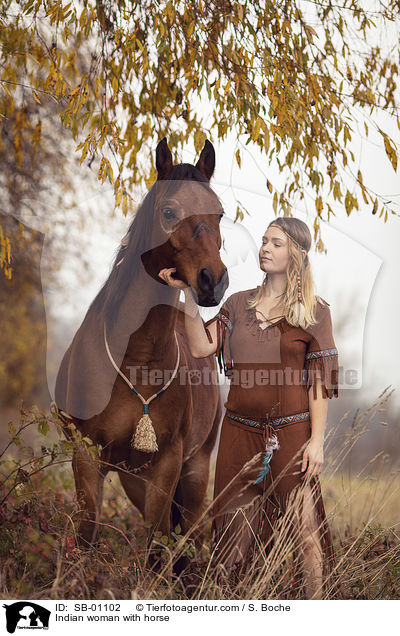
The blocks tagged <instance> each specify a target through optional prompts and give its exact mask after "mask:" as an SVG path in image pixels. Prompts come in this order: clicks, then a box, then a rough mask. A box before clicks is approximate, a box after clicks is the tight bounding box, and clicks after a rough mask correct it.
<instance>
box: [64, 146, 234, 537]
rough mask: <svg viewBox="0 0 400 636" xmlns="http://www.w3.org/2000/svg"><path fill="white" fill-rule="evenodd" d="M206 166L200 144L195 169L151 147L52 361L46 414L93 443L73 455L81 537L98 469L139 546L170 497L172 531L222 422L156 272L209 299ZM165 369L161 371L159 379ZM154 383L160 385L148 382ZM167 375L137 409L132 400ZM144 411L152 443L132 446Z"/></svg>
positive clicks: (213, 271) (98, 485)
mask: <svg viewBox="0 0 400 636" xmlns="http://www.w3.org/2000/svg"><path fill="white" fill-rule="evenodd" d="M214 167H215V153H214V148H213V146H212V144H211V143H210V142H209V141H208V140H207V141H206V142H205V144H204V148H203V150H202V151H201V154H200V157H199V160H198V162H197V164H196V165H195V166H194V165H191V164H186V163H182V164H178V165H173V162H172V154H171V151H170V149H169V147H168V143H167V140H166V139H165V138H164V139H163V140H162V141H160V143H159V144H158V146H157V149H156V168H157V180H156V182H155V183H154V185H153V186H152V187H151V189H150V190H149V191H148V193H147V194H146V196H145V198H144V200H143V202H142V204H141V206H140V207H139V209H138V211H137V213H136V215H135V217H134V219H133V222H132V223H131V225H130V228H129V231H128V233H127V235H126V237H125V239H124V240H123V241H122V243H121V246H120V248H119V251H118V253H117V256H116V258H115V261H114V265H113V267H112V270H111V273H110V275H109V277H108V279H107V281H106V282H105V284H104V285H103V287H102V289H101V290H100V292H99V293H98V295H97V296H96V298H95V299H94V301H93V302H92V304H91V306H90V307H89V309H88V311H87V314H86V316H85V318H84V320H83V322H82V324H81V326H80V328H79V329H78V331H77V333H76V334H75V336H74V338H73V341H72V343H71V345H70V347H69V348H68V350H67V351H66V353H65V355H64V357H63V360H62V362H61V366H60V368H59V371H58V375H57V380H56V387H55V405H56V406H55V408H56V410H57V413H58V414H59V415H60V418H61V419H62V421H63V423H64V425H65V426H64V431H65V434H66V435H67V436H68V435H69V433H68V423H69V422H72V423H73V424H74V425H75V426H76V428H77V429H78V430H79V431H80V432H81V434H82V436H85V437H88V438H90V439H91V440H92V441H93V442H94V443H95V444H100V445H101V447H102V450H101V453H100V455H99V456H98V457H97V458H93V457H92V456H91V455H90V454H89V453H88V452H87V450H86V451H84V450H79V451H78V450H77V451H76V452H75V453H74V455H73V461H72V466H73V473H74V478H75V486H76V492H77V497H78V499H79V501H80V503H81V507H80V512H79V528H78V534H79V536H80V539H81V540H83V541H84V542H85V541H87V542H89V543H91V542H93V541H95V539H96V538H97V533H98V525H97V522H98V521H99V518H100V512H101V505H102V493H103V482H104V477H105V475H106V474H107V473H108V471H109V470H116V471H117V472H118V475H119V479H120V481H121V484H122V486H123V488H124V490H125V492H126V494H127V496H128V497H129V499H130V500H131V501H132V503H133V504H134V505H135V506H136V507H137V508H138V509H139V511H140V512H141V513H142V515H143V517H144V521H145V522H146V525H148V527H149V544H150V543H151V539H152V536H153V534H154V532H155V531H156V530H160V531H161V532H162V533H163V534H166V535H168V534H169V532H170V521H171V503H172V501H173V499H174V496H175V493H176V498H177V501H178V500H179V501H178V503H179V510H180V512H181V519H180V523H181V527H182V530H183V532H186V531H187V530H188V529H189V528H190V527H192V525H193V524H194V523H195V522H196V520H197V519H198V518H199V516H200V515H201V512H202V503H203V499H204V496H205V492H206V488H207V483H208V477H209V460H210V453H211V451H212V449H213V446H214V444H215V440H216V436H217V430H218V425H219V421H220V417H221V405H220V396H219V387H218V385H217V383H216V382H210V381H207V378H210V377H211V375H210V374H212V372H214V374H215V371H216V361H215V358H213V357H212V356H209V357H207V358H200V359H195V358H193V357H192V356H191V354H190V351H189V348H188V345H187V342H186V339H185V330H184V314H183V312H182V309H181V308H180V303H179V293H180V292H179V290H178V289H176V288H173V287H171V286H169V285H167V284H166V283H165V282H164V281H162V280H161V279H160V278H159V277H158V272H159V271H160V270H161V269H162V268H166V267H175V268H176V274H175V276H176V277H177V278H179V279H181V280H183V281H185V282H187V283H188V285H190V287H191V289H192V292H193V294H194V297H195V300H196V302H197V304H198V305H202V306H216V305H218V304H219V303H220V301H221V299H222V297H223V294H224V292H225V290H226V288H227V285H228V275H227V270H226V267H225V265H224V264H223V262H222V261H221V258H220V254H219V250H220V247H221V236H220V231H219V221H220V219H221V216H222V214H223V210H222V208H221V203H220V201H219V199H218V197H217V195H216V194H215V193H214V192H213V191H212V189H211V187H210V185H209V181H210V178H211V176H212V174H213V171H214ZM166 370H168V373H169V375H168V374H167V375H166V374H165V373H164V374H163V372H164V371H166ZM172 370H173V371H174V372H175V375H174V373H173V371H172ZM185 370H186V371H187V370H190V375H189V374H188V373H185ZM182 372H183V373H182ZM157 377H158V378H161V380H160V381H159V382H158V384H157V386H154V383H155V378H157ZM193 377H195V378H196V380H195V381H193V380H192V381H191V380H190V378H193ZM151 378H153V379H152V380H151V381H150V379H151ZM171 378H172V380H171ZM199 378H200V381H199ZM202 378H203V379H205V380H206V381H201V379H202ZM168 380H170V382H169V386H167V388H165V390H164V391H163V392H161V391H159V394H158V395H157V396H156V397H155V398H154V399H152V401H151V403H150V404H149V405H148V406H147V411H146V408H145V407H144V406H143V404H142V401H143V400H147V399H148V398H149V397H150V396H151V395H152V394H153V395H154V393H155V391H156V392H157V390H159V389H161V388H163V386H164V385H165V384H168ZM138 394H139V395H138ZM140 396H141V398H140V399H139V397H140ZM144 408H145V410H144V412H143V409H144ZM146 413H147V415H146ZM150 416H151V422H152V428H153V434H154V439H155V440H156V441H155V447H153V448H152V449H151V450H150V449H149V448H147V449H143V447H142V448H141V449H139V448H140V445H137V444H135V443H133V440H135V435H136V434H138V429H139V425H138V422H139V421H140V420H142V419H143V421H144V420H146V417H147V419H148V418H149V417H150ZM150 428H151V427H150ZM153 441H154V440H153ZM157 448H158V450H157Z"/></svg>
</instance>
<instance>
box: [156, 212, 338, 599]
mask: <svg viewBox="0 0 400 636" xmlns="http://www.w3.org/2000/svg"><path fill="white" fill-rule="evenodd" d="M310 247H311V234H310V231H309V229H308V227H307V225H306V224H305V223H303V222H302V221H301V220H299V219H296V218H288V217H280V218H277V219H275V220H274V221H272V223H270V224H269V226H268V229H267V231H266V232H265V234H264V236H263V238H262V245H261V248H260V252H259V260H260V268H261V269H262V271H263V272H265V277H264V280H263V283H262V285H261V286H259V287H257V288H256V289H250V290H246V291H243V292H238V293H235V294H233V295H232V296H230V297H229V298H228V299H227V300H226V302H225V303H224V305H223V306H222V307H221V309H220V311H219V312H218V314H217V315H216V316H215V317H214V318H213V319H212V320H209V321H208V322H207V323H205V324H204V323H203V321H202V320H201V318H200V315H199V313H198V310H197V306H196V305H195V302H194V299H193V296H192V294H191V292H190V289H189V288H188V287H186V286H185V284H184V283H183V282H182V281H178V280H176V279H174V278H172V276H171V275H172V273H173V272H174V270H173V269H164V270H162V271H161V272H160V273H159V276H160V277H161V278H162V279H163V280H164V281H165V282H167V283H168V284H170V285H173V286H176V287H180V288H182V289H184V292H185V299H186V303H185V305H186V310H185V311H186V313H185V326H186V330H187V336H188V341H189V346H190V349H191V352H192V354H193V356H194V357H202V356H208V355H211V354H213V353H216V354H217V356H218V358H219V361H220V364H222V363H223V364H224V369H225V373H226V374H227V375H228V376H229V377H230V378H231V384H230V390H229V395H228V399H227V402H226V404H225V406H226V414H225V417H224V420H223V423H222V429H221V437H220V443H219V450H218V457H217V465H216V474H215V490H214V499H215V501H214V511H213V512H214V522H213V528H214V538H215V552H216V554H217V555H218V559H219V560H220V562H222V563H223V564H224V566H225V567H226V568H227V569H231V568H236V571H237V570H238V568H239V569H240V568H243V566H244V565H245V564H246V563H248V562H249V560H250V559H251V558H252V556H254V549H255V546H256V544H258V545H260V543H261V546H268V547H269V548H270V547H271V538H272V534H273V530H274V527H275V523H276V521H277V520H278V518H282V516H283V514H284V513H285V512H286V516H285V517H284V518H285V519H286V523H287V526H286V528H287V535H286V536H287V538H288V540H289V539H294V541H297V546H298V548H299V549H298V550H297V552H296V554H298V557H297V560H296V562H297V564H298V565H299V568H300V572H301V573H302V576H303V580H304V593H305V596H306V598H321V597H322V595H323V587H324V583H326V581H327V576H328V575H329V574H330V572H331V570H332V566H333V549H332V539H331V534H330V531H329V527H328V524H327V521H326V516H325V511H324V506H323V502H322V497H321V491H320V486H319V480H318V475H319V474H320V472H321V469H322V465H323V444H324V431H325V425H326V419H327V409H328V405H327V399H326V398H328V397H333V396H336V397H337V396H338V354H337V349H336V347H335V343H334V340H333V336H332V322H331V316H330V310H329V305H328V303H326V302H325V301H324V300H322V299H321V298H319V297H318V296H315V295H314V291H313V280H312V273H311V268H310V263H309V259H308V256H307V253H308V251H309V249H310ZM292 545H293V544H292ZM258 549H259V548H258ZM299 568H297V571H298V570H299Z"/></svg>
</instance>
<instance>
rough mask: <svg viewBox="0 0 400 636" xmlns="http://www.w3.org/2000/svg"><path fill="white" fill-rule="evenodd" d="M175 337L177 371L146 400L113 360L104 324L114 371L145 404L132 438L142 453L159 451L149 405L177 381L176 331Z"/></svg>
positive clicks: (178, 357) (134, 446)
mask: <svg viewBox="0 0 400 636" xmlns="http://www.w3.org/2000/svg"><path fill="white" fill-rule="evenodd" d="M174 335H175V340H176V347H177V357H176V364H175V369H174V371H173V373H172V375H171V377H170V379H169V380H168V382H167V383H166V384H164V386H163V387H162V388H161V389H160V390H159V391H157V393H154V394H153V395H152V396H151V397H149V398H148V399H147V400H145V399H144V397H143V395H140V393H139V391H138V390H137V389H135V387H134V386H133V384H132V383H131V382H130V381H129V380H128V378H127V377H126V375H125V374H124V373H122V371H121V369H120V368H119V367H118V365H117V364H116V363H115V360H114V359H113V357H112V355H111V352H110V348H109V346H108V342H107V334H106V324H105V323H104V344H105V347H106V351H107V355H108V358H109V360H110V362H111V364H112V365H113V367H114V369H115V370H116V372H117V373H118V374H119V375H120V376H121V378H122V379H123V380H125V382H126V383H127V385H128V386H129V388H130V389H131V391H133V393H135V395H137V396H138V398H139V399H140V401H141V402H142V404H143V415H142V417H141V418H140V420H139V422H138V425H137V427H136V431H135V433H134V435H133V436H132V440H131V446H132V447H133V448H136V449H137V450H140V451H142V452H144V453H155V452H156V451H158V444H157V437H156V432H155V430H154V427H153V422H152V421H151V418H150V415H149V404H150V402H151V401H152V400H154V399H155V398H156V397H157V396H158V395H161V393H164V391H165V390H166V389H168V387H169V385H170V384H171V383H172V382H173V380H174V379H175V377H176V374H177V372H178V368H179V362H180V350H179V343H178V338H177V336H176V332H175V331H174Z"/></svg>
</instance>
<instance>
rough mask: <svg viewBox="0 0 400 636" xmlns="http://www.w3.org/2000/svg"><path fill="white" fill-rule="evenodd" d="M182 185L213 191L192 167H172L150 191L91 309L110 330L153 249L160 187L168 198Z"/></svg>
mask: <svg viewBox="0 0 400 636" xmlns="http://www.w3.org/2000/svg"><path fill="white" fill-rule="evenodd" d="M181 181H197V182H198V183H201V184H202V185H203V186H204V187H205V188H206V189H208V190H210V191H211V188H210V186H209V183H208V180H207V179H206V177H205V176H204V175H203V173H202V172H200V170H198V168H196V167H195V166H193V165H191V164H189V163H181V164H178V165H176V166H173V167H172V169H171V171H170V172H169V174H168V180H167V181H156V182H155V183H154V185H153V186H152V187H151V188H150V190H149V191H148V193H147V194H146V196H145V198H144V199H143V202H142V204H141V205H140V207H139V208H138V210H137V212H136V214H135V217H134V219H133V221H132V223H131V225H130V227H129V230H128V237H129V240H128V243H127V245H120V247H119V250H118V252H117V255H116V257H115V259H114V263H113V266H112V269H111V273H110V275H109V277H108V279H107V280H106V282H105V283H104V285H103V287H102V288H101V289H100V291H99V293H98V294H97V296H96V297H95V299H94V300H93V302H92V304H91V305H90V307H89V309H88V312H89V311H92V310H94V311H96V312H97V313H99V314H100V313H103V315H104V318H105V320H106V324H107V325H108V326H112V325H113V324H114V323H115V321H116V318H117V315H118V311H119V308H120V305H121V302H122V300H123V299H124V297H125V295H126V293H127V291H128V287H129V285H130V284H131V283H132V281H133V279H134V276H135V274H137V273H138V272H139V271H140V267H141V255H142V254H144V253H145V252H147V251H148V250H149V249H151V243H150V240H151V232H152V227H153V221H154V204H155V200H156V193H157V187H158V184H160V183H162V184H164V188H165V190H164V194H165V196H166V197H168V196H173V195H174V194H175V193H176V192H177V191H178V189H179V187H180V182H181ZM214 194H215V193H214Z"/></svg>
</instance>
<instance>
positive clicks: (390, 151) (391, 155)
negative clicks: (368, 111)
mask: <svg viewBox="0 0 400 636" xmlns="http://www.w3.org/2000/svg"><path fill="white" fill-rule="evenodd" d="M383 139H384V142H385V150H386V154H387V156H388V157H389V159H390V162H391V164H392V166H393V170H394V171H395V172H396V171H397V153H396V151H395V149H394V148H393V146H392V144H391V143H390V141H389V137H388V136H387V135H384V137H383Z"/></svg>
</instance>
